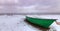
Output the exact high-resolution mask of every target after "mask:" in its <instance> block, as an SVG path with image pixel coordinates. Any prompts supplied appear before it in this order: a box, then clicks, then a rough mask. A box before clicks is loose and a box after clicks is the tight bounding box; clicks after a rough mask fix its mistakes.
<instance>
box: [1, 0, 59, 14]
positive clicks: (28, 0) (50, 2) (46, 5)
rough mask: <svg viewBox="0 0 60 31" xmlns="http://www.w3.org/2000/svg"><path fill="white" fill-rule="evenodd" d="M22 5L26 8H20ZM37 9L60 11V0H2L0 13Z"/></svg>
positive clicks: (39, 10) (41, 10) (40, 10)
mask: <svg viewBox="0 0 60 31" xmlns="http://www.w3.org/2000/svg"><path fill="white" fill-rule="evenodd" d="M22 6H24V7H25V8H24V7H23V8H20V7H22ZM30 6H31V7H30ZM32 6H33V7H32ZM36 8H37V9H36ZM35 9H36V11H38V12H60V0H0V13H2V12H3V13H4V12H8V13H9V12H10V13H12V12H14V13H16V12H26V11H27V12H28V11H29V12H32V11H33V12H35V11H34V10H35Z"/></svg>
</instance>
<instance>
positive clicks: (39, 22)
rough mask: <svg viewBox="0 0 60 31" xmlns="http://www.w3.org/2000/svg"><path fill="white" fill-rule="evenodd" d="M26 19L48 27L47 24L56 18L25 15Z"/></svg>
mask: <svg viewBox="0 0 60 31" xmlns="http://www.w3.org/2000/svg"><path fill="white" fill-rule="evenodd" d="M26 19H27V20H28V21H29V22H30V23H32V24H36V25H38V26H42V27H44V28H49V26H50V25H51V24H52V23H53V22H54V21H56V19H43V18H32V17H28V16H26Z"/></svg>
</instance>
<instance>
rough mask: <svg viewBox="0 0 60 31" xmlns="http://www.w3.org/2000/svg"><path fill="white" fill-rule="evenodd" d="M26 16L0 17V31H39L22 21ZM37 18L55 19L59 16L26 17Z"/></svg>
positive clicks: (59, 19) (59, 16) (59, 18)
mask: <svg viewBox="0 0 60 31" xmlns="http://www.w3.org/2000/svg"><path fill="white" fill-rule="evenodd" d="M25 16H26V15H10V16H9V15H0V31H41V30H39V29H37V28H35V27H33V26H31V25H29V24H28V23H26V22H25V21H24V19H25ZM28 16H32V17H39V18H55V19H58V21H60V15H28Z"/></svg>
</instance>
